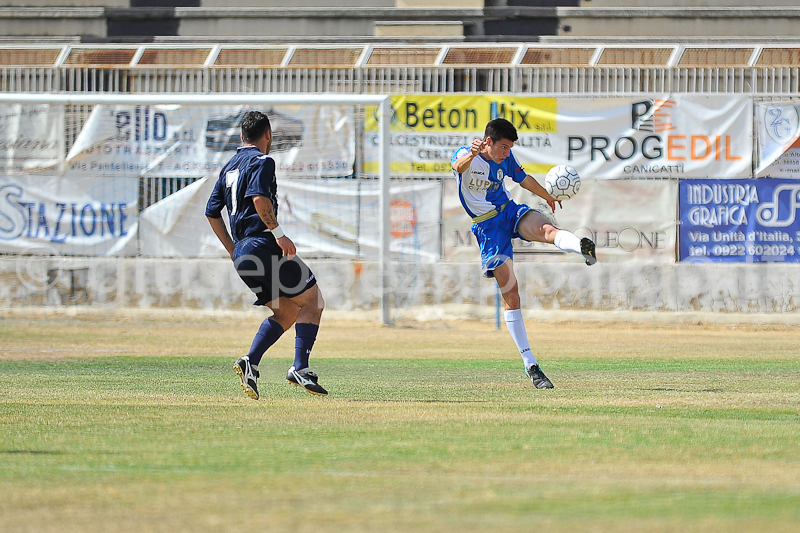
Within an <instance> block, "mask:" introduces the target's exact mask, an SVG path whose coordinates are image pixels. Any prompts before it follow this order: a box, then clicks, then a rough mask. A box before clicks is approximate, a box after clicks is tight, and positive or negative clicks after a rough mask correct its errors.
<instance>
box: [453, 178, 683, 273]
mask: <svg viewBox="0 0 800 533" xmlns="http://www.w3.org/2000/svg"><path fill="white" fill-rule="evenodd" d="M449 182H450V183H449V184H448V188H447V189H446V196H445V200H444V219H445V239H444V242H445V250H444V251H445V258H447V259H459V260H475V261H478V260H479V251H478V246H477V243H476V242H475V237H474V236H473V235H472V233H471V231H470V227H471V220H470V218H469V217H468V216H467V215H466V213H465V212H464V209H463V208H462V207H461V205H460V202H459V201H458V197H457V190H456V186H455V180H454V179H453V180H449ZM677 187H678V184H677V181H673V180H653V181H649V180H600V181H588V182H585V183H583V185H581V190H580V193H579V194H578V195H577V196H575V197H574V198H572V199H570V200H565V201H564V202H562V204H561V205H562V206H563V208H557V209H556V213H555V215H552V212H551V211H550V208H549V207H548V206H547V204H546V203H544V201H542V200H540V199H539V198H538V197H536V196H534V195H532V194H531V193H530V192H528V191H527V190H525V189H523V188H522V187H519V186H517V185H515V186H514V187H513V188H511V186H510V185H509V189H510V193H511V196H512V197H513V198H514V199H515V201H517V202H518V203H525V204H527V205H530V206H531V207H533V208H534V209H538V210H540V211H542V212H544V213H547V214H549V216H551V217H552V218H553V221H554V222H555V224H556V226H557V227H559V228H564V229H567V230H570V231H572V232H573V233H575V234H576V235H578V236H579V237H588V238H590V239H592V240H593V241H595V244H596V245H597V257H598V261H601V262H625V261H637V262H649V263H671V262H674V261H675V249H676V245H677V242H676V239H677V236H676V229H675V226H676V222H677V220H676V213H677ZM454 194H455V195H456V196H455V197H454ZM514 260H515V261H525V260H535V261H580V260H581V259H580V258H579V257H577V256H575V255H573V254H567V253H565V252H562V251H561V250H559V249H558V248H556V247H555V246H554V245H552V244H544V243H530V242H526V241H523V240H515V241H514Z"/></svg>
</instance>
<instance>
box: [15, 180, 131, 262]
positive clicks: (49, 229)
mask: <svg viewBox="0 0 800 533" xmlns="http://www.w3.org/2000/svg"><path fill="white" fill-rule="evenodd" d="M138 192H139V181H138V180H137V179H136V178H118V179H115V180H108V179H103V178H86V177H83V178H70V177H65V176H41V175H35V176H30V175H29V176H17V177H14V178H9V177H5V176H0V252H2V253H31V252H33V251H36V250H48V251H50V253H54V254H60V255H131V254H135V253H136V233H137V224H138V218H139V217H138V209H137V196H138Z"/></svg>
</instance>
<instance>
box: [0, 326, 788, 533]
mask: <svg viewBox="0 0 800 533" xmlns="http://www.w3.org/2000/svg"><path fill="white" fill-rule="evenodd" d="M258 322H259V320H258V318H253V315H247V316H245V317H244V318H242V319H235V318H231V317H228V318H194V319H190V320H187V319H185V318H180V319H179V318H174V319H171V318H164V317H162V318H154V317H150V318H148V317H141V318H124V319H123V318H116V319H115V318H102V319H101V318H98V317H92V316H89V317H83V318H82V317H73V318H67V317H64V316H55V315H52V316H44V317H30V316H20V315H8V314H6V315H0V531H3V532H6V531H59V532H61V531H66V532H71V531H236V530H241V531H278V530H282V531H283V530H285V531H370V532H373V531H380V532H382V533H388V532H393V531H459V532H461V531H465V532H468V531H534V530H536V531H586V530H593V531H770V532H776V531H798V530H800V355H798V350H800V331H798V329H797V328H791V327H786V326H753V325H751V326H747V325H738V326H731V325H702V324H679V325H663V324H662V325H657V324H650V325H645V324H629V323H578V322H572V323H542V324H539V323H535V322H529V323H528V331H529V335H530V336H531V339H532V341H533V342H532V344H533V345H534V350H535V351H536V352H537V353H538V355H539V357H540V360H541V361H542V366H543V368H544V369H545V371H546V372H547V373H548V376H549V377H550V378H551V379H552V380H553V382H554V383H555V385H556V389H554V390H551V391H537V390H535V389H533V388H532V386H531V383H530V381H527V380H526V379H525V377H524V375H523V373H522V365H521V361H520V360H519V356H518V355H517V353H516V350H515V348H514V346H513V344H512V341H511V339H510V337H509V335H508V333H507V332H506V331H505V330H504V329H503V330H500V331H496V330H495V329H494V324H492V323H481V322H457V321H456V322H452V323H444V322H441V323H437V324H436V325H427V326H426V325H417V326H416V327H397V328H384V327H380V326H378V325H375V324H369V323H362V322H328V323H324V324H323V329H322V330H321V334H320V338H319V340H318V341H317V345H316V347H315V350H314V354H313V355H314V357H313V359H312V368H314V369H315V370H317V371H318V372H319V374H320V376H321V378H320V382H321V383H322V384H323V385H325V386H326V387H327V388H328V389H329V390H330V391H331V395H330V396H329V397H327V398H319V397H313V396H310V395H308V394H305V393H304V392H303V391H301V390H300V389H296V388H294V387H291V386H289V385H288V384H287V383H286V381H285V380H284V377H285V373H286V369H287V367H288V366H289V365H290V364H291V360H292V352H293V346H294V338H293V334H291V333H293V332H290V334H287V335H284V337H283V338H282V339H281V340H280V341H279V343H278V344H277V345H276V346H275V347H274V348H273V349H272V350H271V351H270V352H268V354H267V355H266V356H265V359H264V361H263V362H262V365H261V373H262V379H261V381H260V388H261V389H262V400H261V401H258V402H255V401H253V400H250V399H249V398H247V397H246V396H245V395H244V394H243V393H242V391H241V389H240V387H239V383H238V379H237V378H236V376H235V375H234V373H233V371H232V370H231V365H232V363H233V360H234V359H235V358H236V357H237V356H239V355H241V354H243V353H244V352H245V351H246V349H247V348H248V347H249V343H250V340H251V338H252V334H253V333H254V331H255V328H256V327H257V324H258Z"/></svg>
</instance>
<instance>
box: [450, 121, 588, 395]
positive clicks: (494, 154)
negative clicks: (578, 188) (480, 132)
mask: <svg viewBox="0 0 800 533" xmlns="http://www.w3.org/2000/svg"><path fill="white" fill-rule="evenodd" d="M517 138H518V137H517V130H516V128H515V127H514V125H513V124H511V122H509V121H508V120H506V119H504V118H496V119H494V120H491V121H489V123H488V124H487V125H486V131H485V132H484V138H483V139H475V140H474V141H473V142H472V144H471V145H470V146H462V147H461V148H459V149H458V150H457V151H456V153H455V154H453V157H452V160H451V162H452V167H453V172H454V174H455V177H456V180H458V194H459V198H460V199H461V205H463V206H464V209H465V210H466V212H467V214H468V215H469V216H470V217H472V233H474V234H475V237H476V239H477V240H478V245H479V246H480V250H481V267H482V269H483V275H484V276H485V277H493V278H494V279H495V281H497V285H498V286H499V287H500V292H501V294H502V295H503V301H504V302H505V320H506V326H508V331H509V333H510V334H511V337H512V338H513V339H514V343H515V344H516V345H517V348H518V349H519V353H520V355H521V356H522V360H523V363H524V365H525V374H526V375H527V376H528V378H530V380H531V381H532V382H533V385H534V387H536V388H537V389H552V388H553V383H552V382H551V381H550V380H549V379H548V378H547V376H546V375H545V374H544V372H543V371H542V369H541V368H540V367H539V362H538V360H537V359H536V356H534V355H533V353H532V352H531V347H530V343H529V342H528V335H527V332H526V331H525V322H523V320H522V311H521V310H520V301H519V287H518V286H517V279H516V277H515V275H514V264H513V248H512V244H511V239H513V238H521V239H524V240H526V241H538V242H547V243H550V244H555V245H556V246H557V247H558V248H560V249H562V250H564V251H567V252H574V253H576V254H580V255H582V256H583V259H584V261H585V262H586V264H587V265H590V266H591V265H593V264H595V262H596V261H597V257H596V256H595V245H594V242H592V241H591V240H590V239H586V238H583V239H579V238H578V237H577V236H575V234H573V233H571V232H569V231H566V230H562V229H559V228H557V227H555V226H554V225H553V223H552V222H550V220H549V219H548V218H547V217H545V216H544V215H543V214H542V213H540V212H539V211H536V210H533V209H531V208H530V207H528V206H527V205H524V204H522V205H519V204H517V203H515V202H514V201H513V200H511V199H510V198H509V197H508V190H507V189H506V187H505V183H504V180H505V178H507V177H510V178H511V179H512V180H513V181H514V182H516V183H519V184H520V186H522V187H523V188H524V189H527V190H528V191H530V192H531V193H533V194H535V195H537V196H540V197H542V198H543V199H544V200H545V201H546V202H547V204H548V205H549V206H550V209H552V210H553V211H555V207H556V205H555V203H556V200H554V199H553V198H552V197H551V196H550V195H549V194H547V191H546V190H545V189H544V187H542V186H541V185H540V184H539V182H537V181H536V180H535V179H534V178H533V177H531V176H529V175H528V174H527V173H526V172H525V170H524V169H523V168H522V166H521V165H520V164H519V163H518V162H517V160H516V158H515V157H514V154H513V153H512V152H511V148H512V147H513V146H514V143H515V142H516V141H517Z"/></svg>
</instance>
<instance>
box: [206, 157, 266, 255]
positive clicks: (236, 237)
mask: <svg viewBox="0 0 800 533" xmlns="http://www.w3.org/2000/svg"><path fill="white" fill-rule="evenodd" d="M253 196H264V197H266V198H268V199H269V201H270V202H272V209H273V211H274V212H275V216H276V217H277V216H278V184H277V181H276V178H275V161H274V160H273V159H272V158H271V157H270V156H268V155H265V154H263V153H262V152H261V150H259V149H258V148H256V147H255V146H242V147H240V148H239V149H238V150H237V151H236V155H235V156H233V157H232V158H231V160H230V161H228V164H227V165H225V166H224V167H223V169H222V171H221V172H220V173H219V179H218V180H217V183H216V184H215V185H214V190H213V191H212V192H211V196H210V197H209V199H208V204H207V205H206V216H208V217H211V218H220V217H221V216H222V208H223V207H227V208H228V215H229V217H230V227H231V237H232V238H233V242H234V243H238V242H239V241H241V240H242V239H246V238H248V237H256V236H259V237H264V236H266V234H265V233H264V232H265V231H266V229H267V226H266V224H264V222H263V221H262V220H261V217H260V216H258V212H256V208H255V205H253Z"/></svg>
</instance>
